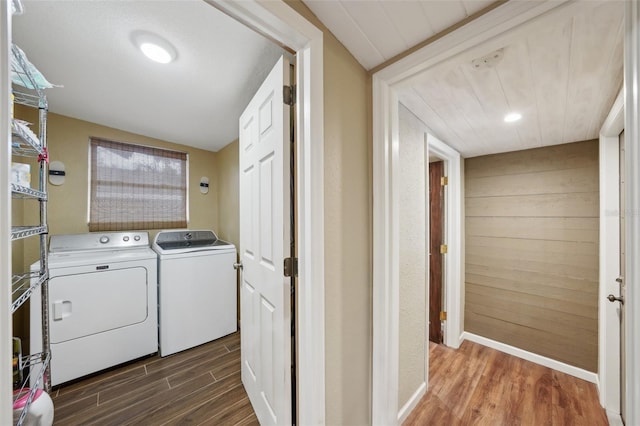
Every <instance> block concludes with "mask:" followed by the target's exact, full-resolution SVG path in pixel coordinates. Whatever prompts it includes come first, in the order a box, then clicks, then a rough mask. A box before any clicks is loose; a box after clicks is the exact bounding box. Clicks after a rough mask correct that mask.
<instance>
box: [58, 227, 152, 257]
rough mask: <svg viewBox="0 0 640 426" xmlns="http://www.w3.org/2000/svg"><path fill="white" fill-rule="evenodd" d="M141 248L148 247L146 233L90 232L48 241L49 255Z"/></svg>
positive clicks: (61, 236) (147, 234)
mask: <svg viewBox="0 0 640 426" xmlns="http://www.w3.org/2000/svg"><path fill="white" fill-rule="evenodd" d="M141 247H149V233H148V232H144V231H131V232H91V233H88V234H67V235H52V236H51V239H50V241H49V252H50V253H65V252H76V251H93V250H115V249H118V250H122V249H129V248H141Z"/></svg>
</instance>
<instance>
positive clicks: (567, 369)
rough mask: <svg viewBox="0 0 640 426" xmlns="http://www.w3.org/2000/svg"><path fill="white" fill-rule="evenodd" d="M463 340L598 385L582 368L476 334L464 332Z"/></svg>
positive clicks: (596, 377)
mask: <svg viewBox="0 0 640 426" xmlns="http://www.w3.org/2000/svg"><path fill="white" fill-rule="evenodd" d="M462 339H463V340H469V341H470V342H475V343H479V344H481V345H483V346H487V347H489V348H493V349H495V350H498V351H500V352H504V353H506V354H509V355H513V356H516V357H518V358H522V359H524V360H527V361H531V362H534V363H536V364H539V365H542V366H544V367H549V368H551V369H554V370H556V371H560V372H561V373H565V374H569V375H570V376H574V377H577V378H579V379H582V380H586V381H587V382H591V383H596V384H597V383H598V375H597V374H596V373H593V372H591V371H587V370H584V369H582V368H578V367H574V366H573V365H569V364H565V363H564V362H560V361H556V360H555V359H551V358H547V357H546V356H542V355H538V354H534V353H533V352H528V351H525V350H523V349H520V348H516V347H515V346H511V345H506V344H504V343H501V342H497V341H495V340H491V339H487V338H486V337H482V336H478V335H477V334H473V333H469V332H467V331H465V332H464V333H462Z"/></svg>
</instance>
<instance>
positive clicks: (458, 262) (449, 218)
mask: <svg viewBox="0 0 640 426" xmlns="http://www.w3.org/2000/svg"><path fill="white" fill-rule="evenodd" d="M426 140H427V152H428V153H429V154H435V155H436V156H438V157H439V158H440V159H442V161H444V175H445V176H447V177H448V178H449V182H448V184H447V185H446V186H445V187H444V203H443V206H444V209H445V212H444V215H443V217H444V219H445V229H444V243H445V244H446V245H447V254H446V255H445V256H444V257H443V260H442V261H443V263H444V268H443V270H444V279H443V282H442V286H443V288H444V310H445V312H447V319H446V321H445V323H444V335H443V336H442V337H443V338H444V344H445V345H447V346H449V347H452V348H455V349H457V348H459V347H460V343H461V342H462V339H461V336H462V324H464V309H462V303H461V300H462V294H463V287H464V282H463V280H462V277H463V276H464V274H463V272H462V271H463V268H464V250H463V249H462V248H463V245H464V238H462V236H463V235H464V222H463V220H462V212H463V211H464V197H463V193H462V184H463V179H464V175H463V169H462V158H461V157H460V153H459V152H458V151H456V150H455V149H453V148H451V147H450V146H449V145H447V144H446V143H444V142H442V141H441V140H440V139H438V138H436V137H435V136H433V135H432V134H430V133H427V136H426ZM428 202H429V200H428V199H427V203H428ZM427 302H428V301H427ZM427 306H428V305H427ZM428 314H429V313H428V312H427V318H428V317H429V315H428ZM426 352H427V353H428V352H429V351H426ZM427 366H428V363H427ZM425 371H426V372H427V374H428V369H427V370H425ZM427 383H428V380H427Z"/></svg>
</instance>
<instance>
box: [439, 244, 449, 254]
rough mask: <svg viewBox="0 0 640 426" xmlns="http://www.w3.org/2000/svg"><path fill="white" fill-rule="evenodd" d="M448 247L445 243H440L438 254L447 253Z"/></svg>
mask: <svg viewBox="0 0 640 426" xmlns="http://www.w3.org/2000/svg"><path fill="white" fill-rule="evenodd" d="M448 249H449V248H448V247H447V245H446V244H442V245H441V246H440V254H447V250H448Z"/></svg>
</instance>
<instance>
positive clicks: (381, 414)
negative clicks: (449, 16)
mask: <svg viewBox="0 0 640 426" xmlns="http://www.w3.org/2000/svg"><path fill="white" fill-rule="evenodd" d="M372 84H373V109H374V116H377V117H379V118H380V120H379V121H375V120H374V127H373V134H374V140H378V141H379V143H380V146H379V147H374V150H373V187H374V189H376V191H375V193H374V197H373V227H374V233H373V238H374V240H373V312H374V315H373V330H374V332H373V354H372V364H373V369H372V370H373V372H372V396H371V400H372V401H371V410H372V417H371V421H372V424H373V425H392V424H395V422H396V421H397V413H398V392H397V389H398V365H399V361H398V350H399V349H398V346H399V309H400V306H399V293H400V289H399V287H400V286H399V279H400V278H399V275H400V274H399V256H400V254H399V232H398V228H399V219H398V216H399V205H398V204H399V203H398V179H397V174H398V162H399V158H398V157H399V153H398V145H399V138H398V131H399V129H398V107H397V106H398V99H397V97H396V96H395V94H394V93H392V92H391V90H390V89H389V86H388V85H387V84H386V83H385V82H384V81H382V80H380V79H379V78H377V77H376V76H373V82H372ZM390 105H395V111H394V110H392V109H390V108H389V107H390ZM374 145H375V144H374ZM392 176H393V178H392Z"/></svg>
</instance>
